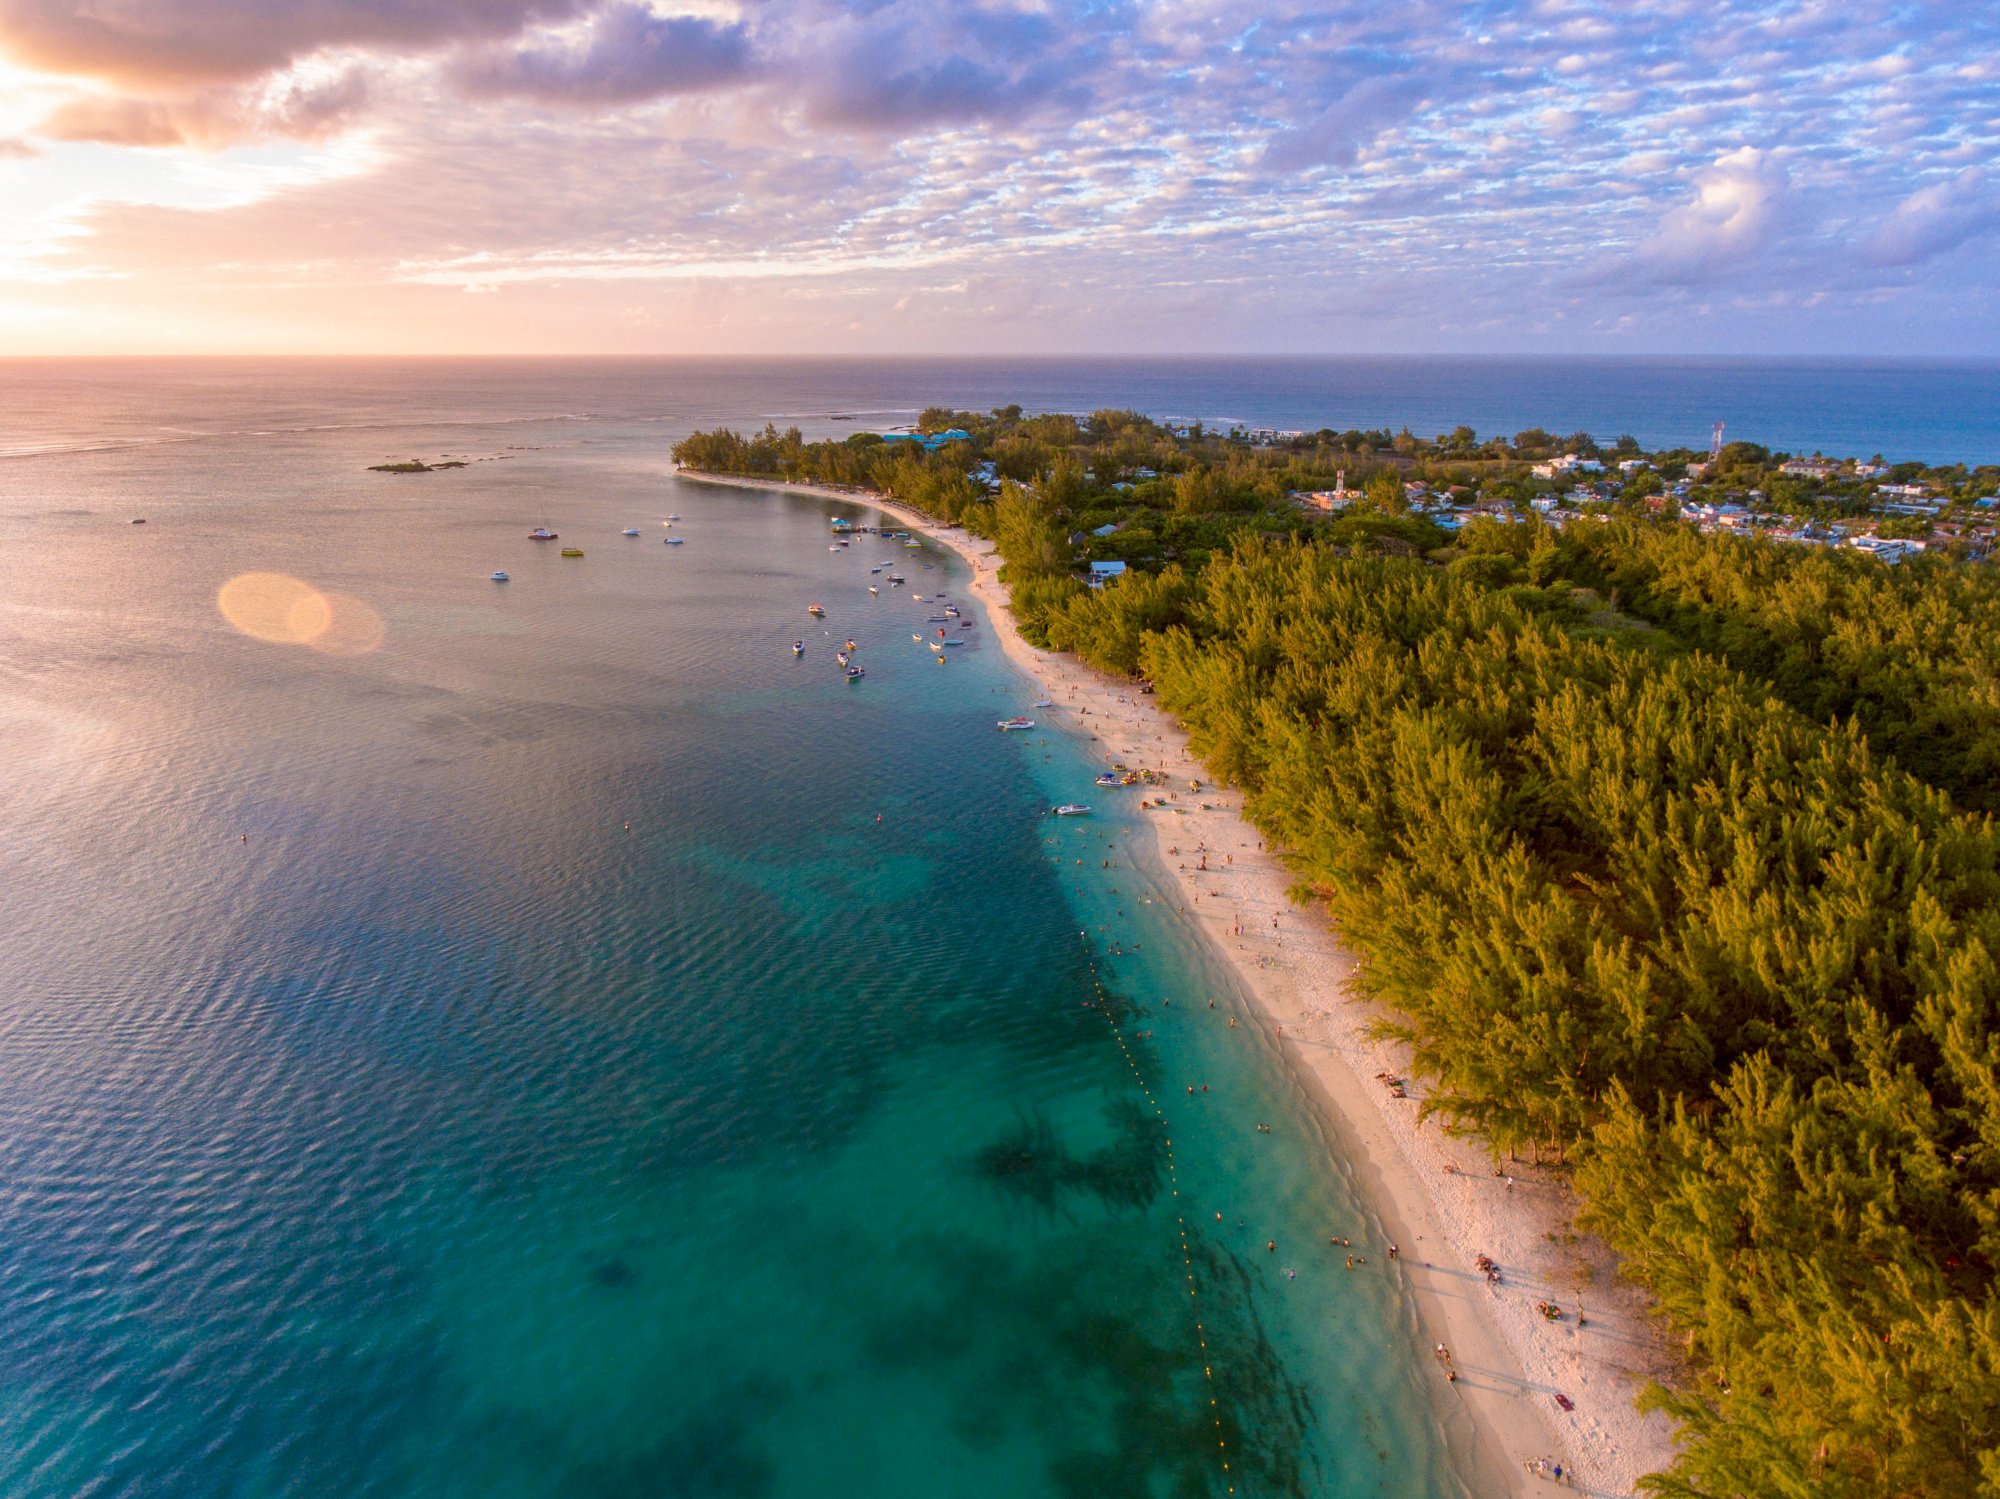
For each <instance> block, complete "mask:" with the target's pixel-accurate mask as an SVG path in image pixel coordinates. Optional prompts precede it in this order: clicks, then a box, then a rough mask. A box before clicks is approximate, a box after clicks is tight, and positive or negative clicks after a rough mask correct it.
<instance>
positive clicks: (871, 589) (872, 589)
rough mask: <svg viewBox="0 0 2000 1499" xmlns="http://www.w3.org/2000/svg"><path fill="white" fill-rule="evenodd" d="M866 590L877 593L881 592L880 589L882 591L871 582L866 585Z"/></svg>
mask: <svg viewBox="0 0 2000 1499" xmlns="http://www.w3.org/2000/svg"><path fill="white" fill-rule="evenodd" d="M868 591H869V592H870V593H874V594H879V593H881V591H882V590H881V589H879V588H877V587H876V586H875V585H874V584H873V583H870V584H869V585H868Z"/></svg>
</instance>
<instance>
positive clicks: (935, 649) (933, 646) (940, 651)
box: [931, 640, 944, 654]
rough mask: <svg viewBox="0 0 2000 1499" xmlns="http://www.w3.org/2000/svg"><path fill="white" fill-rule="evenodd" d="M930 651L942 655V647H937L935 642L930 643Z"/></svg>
mask: <svg viewBox="0 0 2000 1499" xmlns="http://www.w3.org/2000/svg"><path fill="white" fill-rule="evenodd" d="M931 649H932V650H934V651H937V652H939V653H940V654H942V653H943V651H944V647H943V646H941V645H939V644H938V643H937V642H936V641H935V640H933V641H932V642H931Z"/></svg>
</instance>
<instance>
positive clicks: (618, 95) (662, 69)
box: [452, 3, 751, 105]
mask: <svg viewBox="0 0 2000 1499" xmlns="http://www.w3.org/2000/svg"><path fill="white" fill-rule="evenodd" d="M750 70H751V59H750V43H749V31H748V28H747V27H745V26H744V25H743V24H742V23H741V22H735V23H723V22H718V21H712V20H708V19H706V18H704V17H699V16H660V15H655V14H654V13H653V12H652V11H651V10H649V9H647V7H646V6H644V5H640V4H631V3H620V4H613V5H609V6H606V7H605V8H604V9H603V10H601V11H599V12H598V13H597V14H596V15H594V16H593V17H591V19H590V23H589V25H588V27H587V28H585V30H584V31H583V33H582V35H580V36H576V37H571V38H545V39H542V40H539V41H536V42H534V43H531V44H529V45H526V46H511V47H509V46H498V47H488V48H485V49H482V50H481V51H480V52H478V53H476V54H474V55H472V56H470V57H466V58H462V59H460V60H459V61H458V62H457V64H456V65H455V66H454V67H453V69H452V76H453V79H454V81H455V82H456V83H457V85H458V86H459V87H460V88H461V89H462V90H464V91H465V92H467V93H471V94H483V95H511V96H524V97H528V98H534V99H542V100H546V101H550V102H570V103H590V104H599V105H605V104H622V103H631V102H634V101H637V100H642V99H653V98H658V97H660V96H662V95H666V94H684V93H692V92H695V91H697V90H701V89H712V88H717V87H720V86H722V85H724V84H728V83H733V82H736V81H738V80H740V79H742V78H744V77H746V76H747V75H748V74H749V72H750Z"/></svg>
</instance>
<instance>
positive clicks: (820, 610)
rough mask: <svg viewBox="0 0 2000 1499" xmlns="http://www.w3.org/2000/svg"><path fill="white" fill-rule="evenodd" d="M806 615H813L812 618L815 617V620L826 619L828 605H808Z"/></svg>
mask: <svg viewBox="0 0 2000 1499" xmlns="http://www.w3.org/2000/svg"><path fill="white" fill-rule="evenodd" d="M806 613H808V614H810V615H811V616H812V617H813V618H814V619H825V618H826V605H824V604H807V605H806Z"/></svg>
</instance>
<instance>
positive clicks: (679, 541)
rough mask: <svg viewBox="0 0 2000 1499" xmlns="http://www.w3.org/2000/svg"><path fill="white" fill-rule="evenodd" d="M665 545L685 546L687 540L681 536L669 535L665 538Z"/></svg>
mask: <svg viewBox="0 0 2000 1499" xmlns="http://www.w3.org/2000/svg"><path fill="white" fill-rule="evenodd" d="M667 545H668V546H670V547H678V546H686V545H687V541H686V540H685V538H683V537H679V536H669V537H668V538H667Z"/></svg>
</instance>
